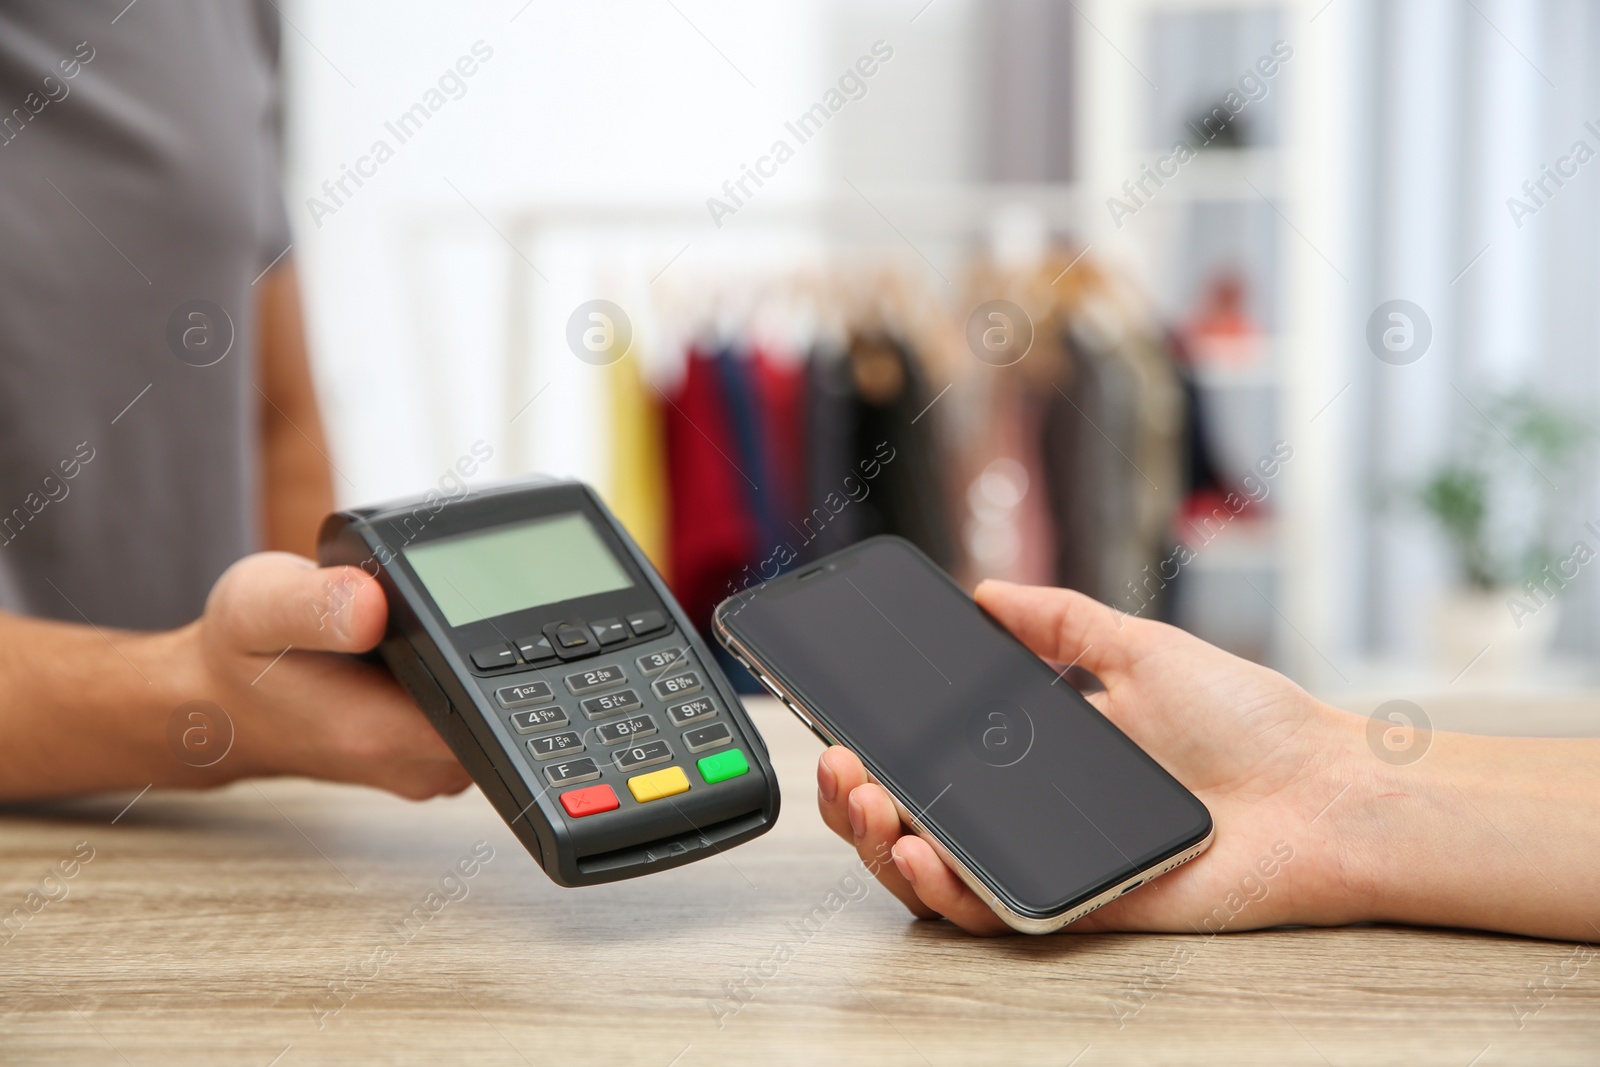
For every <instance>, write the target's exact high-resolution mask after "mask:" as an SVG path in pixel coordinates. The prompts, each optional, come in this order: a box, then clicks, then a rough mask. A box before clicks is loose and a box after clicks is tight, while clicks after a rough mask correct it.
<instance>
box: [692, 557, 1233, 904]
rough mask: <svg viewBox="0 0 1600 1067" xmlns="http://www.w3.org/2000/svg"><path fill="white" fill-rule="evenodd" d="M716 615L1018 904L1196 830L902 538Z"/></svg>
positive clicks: (1121, 746) (1100, 879) (1170, 786)
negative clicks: (720, 616)
mask: <svg viewBox="0 0 1600 1067" xmlns="http://www.w3.org/2000/svg"><path fill="white" fill-rule="evenodd" d="M722 619H723V623H724V625H725V626H726V627H727V628H728V629H729V630H731V631H732V632H733V634H734V635H735V636H736V637H737V638H738V639H739V641H740V642H741V643H742V644H744V645H745V646H746V647H747V648H748V649H749V650H750V652H751V653H753V654H754V656H755V657H756V659H757V660H758V662H759V663H761V664H763V665H765V667H766V668H767V669H768V671H769V672H772V673H775V674H776V675H777V677H778V680H779V681H781V682H782V684H783V685H784V686H785V687H787V688H788V689H789V690H790V691H791V692H792V693H794V694H795V695H796V696H798V697H799V698H800V699H801V700H802V701H803V702H804V703H805V704H806V705H807V706H809V707H810V708H811V709H812V710H813V711H815V712H816V713H817V714H818V715H819V716H820V717H821V718H822V720H823V724H824V725H825V726H826V727H827V729H828V732H829V733H831V734H832V735H833V736H835V737H836V738H838V739H839V740H840V741H841V742H843V743H844V744H845V745H846V746H848V747H850V748H851V749H853V750H854V751H855V752H856V753H857V754H859V755H860V756H861V757H862V758H863V760H865V761H866V763H867V765H868V767H869V769H871V770H872V771H873V773H874V775H875V776H876V777H878V778H879V779H880V780H881V781H884V782H885V783H886V784H892V785H893V786H894V787H895V788H897V789H898V790H899V791H900V793H901V796H902V799H904V800H906V801H908V803H907V807H909V808H910V809H911V810H912V811H913V812H914V813H916V814H918V816H919V818H921V819H922V821H923V822H924V823H925V824H927V825H928V826H929V827H930V829H934V830H935V831H936V832H938V833H939V835H940V836H941V837H943V838H944V840H945V844H946V845H947V846H948V847H951V848H952V850H953V851H955V852H957V853H958V854H960V855H961V857H962V858H963V859H964V860H965V861H966V862H967V863H968V864H969V866H972V867H974V868H976V869H977V870H979V871H980V872H982V873H983V874H985V875H987V877H988V880H989V882H990V884H991V885H993V886H994V887H995V888H997V889H998V890H1000V891H1001V893H1002V895H1003V896H1004V897H1008V898H1010V899H1009V900H1008V901H1007V903H1008V904H1010V905H1011V906H1012V907H1013V908H1016V909H1018V910H1020V911H1022V912H1024V913H1032V914H1035V915H1049V914H1051V913H1055V912H1059V911H1061V910H1062V909H1064V908H1065V907H1067V906H1069V905H1071V904H1074V903H1077V902H1080V901H1082V900H1086V899H1088V898H1090V897H1092V896H1094V895H1096V894H1098V893H1100V892H1103V891H1104V890H1105V889H1107V888H1110V887H1111V886H1113V885H1116V884H1117V883H1118V882H1121V881H1124V880H1126V879H1127V878H1128V877H1131V876H1132V874H1133V873H1134V872H1136V871H1139V870H1143V869H1146V868H1148V867H1150V866H1152V865H1154V864H1155V863H1157V862H1159V861H1160V860H1161V859H1163V858H1165V857H1167V856H1170V855H1173V854H1175V853H1177V852H1180V851H1182V850H1183V849H1184V848H1187V847H1190V846H1192V845H1194V844H1198V843H1199V842H1200V841H1201V840H1202V839H1203V838H1204V837H1205V835H1206V834H1207V833H1208V832H1209V830H1210V825H1211V820H1210V815H1209V814H1208V813H1207V811H1206V809H1205V806H1204V805H1203V804H1201V803H1200V801H1199V800H1198V799H1196V798H1195V797H1194V796H1193V795H1192V794H1190V793H1189V792H1188V791H1187V790H1186V789H1184V787H1183V786H1182V785H1180V784H1179V783H1178V782H1177V781H1176V780H1175V779H1174V778H1172V777H1171V776H1170V775H1169V774H1167V773H1166V771H1164V770H1163V769H1162V768H1161V767H1160V765H1159V764H1157V763H1156V762H1155V760H1153V759H1151V758H1150V757H1149V756H1148V755H1146V754H1145V753H1144V752H1143V751H1142V750H1141V749H1139V747H1138V746H1136V745H1135V744H1134V743H1133V742H1132V741H1130V740H1129V739H1128V738H1127V736H1126V735H1124V734H1123V733H1122V732H1121V731H1120V730H1118V729H1117V728H1116V727H1115V726H1114V725H1112V723H1111V722H1110V721H1108V720H1107V719H1106V718H1105V717H1104V716H1103V715H1101V714H1100V713H1099V712H1098V711H1096V710H1095V709H1094V707H1092V706H1091V705H1090V704H1089V703H1088V701H1086V700H1084V699H1083V697H1082V696H1081V695H1079V694H1078V692H1077V691H1076V690H1074V689H1073V688H1072V686H1071V685H1069V684H1068V683H1067V682H1066V681H1065V680H1057V678H1058V676H1057V674H1056V672H1055V670H1054V669H1052V668H1051V667H1050V666H1049V665H1048V664H1047V663H1045V662H1044V661H1043V660H1041V659H1040V658H1038V657H1037V656H1035V655H1034V654H1033V653H1032V652H1030V651H1029V650H1028V649H1027V648H1026V647H1025V646H1023V645H1022V644H1021V643H1020V642H1018V641H1017V640H1016V639H1015V638H1013V637H1012V636H1011V635H1010V634H1009V633H1008V632H1006V630H1005V629H1004V628H1003V627H1001V626H1000V625H999V623H997V622H996V621H994V620H993V619H992V618H991V617H990V616H989V615H987V614H986V613H985V612H983V611H982V610H981V609H980V608H979V607H978V606H977V604H976V603H974V602H973V600H972V599H971V598H970V597H968V596H967V595H966V594H965V593H964V592H962V590H961V589H960V588H959V587H958V586H956V585H955V584H954V583H953V582H952V581H950V579H949V578H947V577H946V576H945V575H944V573H943V572H942V571H940V570H939V569H938V567H937V566H936V565H935V564H934V563H933V562H932V561H931V560H929V559H928V558H927V557H926V556H924V555H922V554H921V553H920V552H918V551H917V550H916V549H915V548H913V547H912V546H911V545H910V544H909V543H908V542H905V541H902V540H900V539H898V538H888V537H885V538H876V539H874V540H871V541H867V542H864V543H862V544H860V545H857V546H855V547H853V548H850V549H846V550H844V551H843V552H840V553H838V554H836V555H834V556H832V557H829V559H827V560H824V561H823V562H822V566H821V568H820V569H818V568H816V567H813V568H806V569H802V570H801V571H800V572H799V574H798V575H796V576H792V577H789V578H786V579H782V580H780V581H778V582H774V583H769V584H768V585H767V586H765V587H762V588H760V589H759V590H756V591H753V592H752V593H751V594H750V595H748V596H747V597H740V598H738V599H736V600H734V601H730V602H729V603H728V604H727V605H725V607H724V609H723V615H722Z"/></svg>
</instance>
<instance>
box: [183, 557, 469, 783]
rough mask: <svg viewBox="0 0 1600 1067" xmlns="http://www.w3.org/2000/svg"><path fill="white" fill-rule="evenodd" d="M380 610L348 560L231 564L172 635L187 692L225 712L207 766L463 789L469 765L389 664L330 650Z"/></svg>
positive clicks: (381, 617) (365, 628) (377, 618)
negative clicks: (180, 651) (221, 741)
mask: <svg viewBox="0 0 1600 1067" xmlns="http://www.w3.org/2000/svg"><path fill="white" fill-rule="evenodd" d="M387 618H388V609H387V607H386V605H385V602H384V596H383V590H382V589H381V588H379V586H378V583H377V582H376V581H374V580H373V579H371V578H370V577H368V576H367V575H366V574H364V573H363V572H362V571H361V570H360V569H359V568H356V567H327V568H319V567H317V566H315V565H314V564H312V563H311V562H310V561H309V560H305V559H302V558H301V557H299V556H294V555H290V554H288V553H284V552H264V553H261V554H259V555H254V556H248V557H246V558H244V559H242V560H240V561H239V562H238V563H235V564H234V565H233V566H232V567H230V568H228V570H227V571H226V572H225V573H224V574H223V575H222V577H221V578H219V579H218V580H217V584H216V585H215V586H214V587H213V588H212V590H211V596H210V597H209V599H208V600H207V601H206V610H205V614H204V615H203V616H201V618H200V619H199V621H198V622H195V623H194V624H192V625H191V626H190V627H187V628H186V629H185V630H184V631H182V634H183V635H184V639H185V640H184V642H183V643H182V644H180V647H187V649H188V650H189V656H190V657H192V661H193V666H194V667H195V668H196V673H195V676H194V678H193V681H192V683H191V684H192V686H193V693H194V696H193V697H191V698H190V699H202V700H211V701H213V702H215V703H216V704H218V705H219V706H220V707H221V708H222V709H223V710H224V711H226V712H227V713H228V716H229V717H230V718H231V719H232V720H233V726H234V730H235V736H234V741H233V749H232V751H231V752H230V753H229V754H228V756H227V757H226V758H224V759H223V760H221V761H220V762H219V763H218V764H217V765H216V766H215V767H214V768H213V769H212V770H214V772H215V773H216V774H217V775H219V776H220V777H221V778H222V779H224V780H226V779H232V778H239V777H243V776H246V775H271V774H296V775H305V776H307V777H312V778H327V779H331V780H333V781H338V782H355V783H359V784H361V785H372V786H377V787H378V788H380V789H387V790H389V791H390V792H392V793H398V794H400V795H401V796H404V797H410V798H412V799H415V800H420V799H423V798H426V797H431V796H435V795H437V794H439V793H455V792H459V791H461V790H462V789H465V788H466V787H467V785H468V784H470V781H471V779H469V778H468V776H467V772H466V771H464V770H463V769H462V767H461V764H459V763H458V762H456V758H455V756H454V755H453V754H452V753H451V751H450V749H449V746H447V745H446V744H445V743H444V741H443V740H442V739H441V738H440V737H439V735H438V733H436V732H435V731H434V729H433V727H432V726H430V725H429V724H428V721H427V719H425V718H424V717H423V715H422V713H421V712H420V711H418V710H417V707H416V705H415V704H413V703H412V701H411V698H410V697H409V696H408V695H406V693H405V691H404V690H402V689H401V688H400V687H399V686H398V685H397V684H395V681H394V679H393V678H391V677H390V676H389V673H388V672H387V671H385V670H383V669H382V668H379V667H374V666H371V665H369V664H366V663H361V662H358V661H356V660H353V659H350V658H348V657H346V656H339V655H330V653H339V652H365V651H367V650H369V649H371V648H373V647H375V646H376V645H377V643H378V641H379V640H380V639H381V638H382V637H383V632H384V627H385V625H386V621H387ZM286 649H287V650H288V651H285V650H286Z"/></svg>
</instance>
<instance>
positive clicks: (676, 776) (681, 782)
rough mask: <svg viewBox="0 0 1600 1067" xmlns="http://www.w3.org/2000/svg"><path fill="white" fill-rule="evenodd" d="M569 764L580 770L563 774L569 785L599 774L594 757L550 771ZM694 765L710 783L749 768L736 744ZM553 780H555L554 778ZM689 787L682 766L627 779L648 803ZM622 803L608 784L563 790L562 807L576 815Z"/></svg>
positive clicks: (631, 788)
mask: <svg viewBox="0 0 1600 1067" xmlns="http://www.w3.org/2000/svg"><path fill="white" fill-rule="evenodd" d="M651 744H652V745H665V744H666V742H665V741H653V742H651ZM645 747H647V746H641V748H640V751H643V750H644V748H645ZM647 765H648V764H646V763H642V762H641V763H639V764H636V765H635V766H639V767H642V766H647ZM567 766H571V767H574V768H576V769H577V773H575V774H574V775H572V776H569V777H566V778H564V779H563V780H562V781H561V782H560V783H559V784H562V785H568V784H577V783H579V782H586V781H592V780H593V779H594V778H595V777H598V776H599V774H600V771H599V768H597V767H596V766H595V764H594V760H591V759H581V760H573V761H571V763H570V764H562V765H561V766H560V767H552V768H550V771H551V772H554V771H556V770H559V769H561V767H567ZM695 767H696V769H698V770H699V772H700V779H701V781H703V782H705V783H706V784H707V785H715V784H717V783H718V782H726V781H727V780H728V779H730V778H737V777H739V776H740V775H741V774H748V773H749V772H750V762H749V760H747V759H745V755H744V753H743V752H742V751H740V750H739V749H737V748H733V749H729V750H728V751H726V752H719V753H717V754H716V755H715V756H707V757H705V758H704V759H701V760H699V761H697V762H696V763H695ZM552 781H554V779H553V778H552ZM688 791H689V776H688V775H687V774H685V773H684V771H683V768H682V767H663V768H662V769H661V770H659V771H651V772H650V773H649V774H640V775H635V776H634V777H632V778H629V779H628V792H629V793H632V794H633V799H634V800H636V801H638V802H639V803H640V804H648V803H650V802H651V801H653V800H663V799H665V798H667V797H672V796H677V795H678V794H679V793H686V792H688ZM620 806H621V802H620V801H618V800H617V794H616V792H615V791H614V790H612V788H611V787H610V786H609V785H605V784H601V785H592V786H589V787H588V788H587V789H570V790H568V791H567V792H565V793H563V794H561V807H562V809H563V810H565V811H566V813H567V814H568V815H570V816H571V817H572V818H574V819H581V818H584V817H585V816H589V815H600V814H603V813H605V812H608V811H615V810H617V808H618V807H620Z"/></svg>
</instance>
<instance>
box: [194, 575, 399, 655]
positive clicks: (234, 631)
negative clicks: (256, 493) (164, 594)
mask: <svg viewBox="0 0 1600 1067" xmlns="http://www.w3.org/2000/svg"><path fill="white" fill-rule="evenodd" d="M387 619H388V605H387V603H386V602H385V600H384V596H383V590H382V589H381V588H380V587H379V586H378V583H377V582H376V581H374V580H373V579H372V578H370V577H368V576H367V575H366V574H365V573H363V572H362V571H361V570H360V568H357V567H318V566H317V565H316V564H314V563H312V562H311V561H310V560H308V559H304V558H302V557H300V556H295V555H291V554H289V553H287V552H261V553H257V554H256V555H253V556H246V557H245V558H244V559H241V560H240V561H239V562H237V563H235V564H234V565H233V566H231V567H229V568H228V569H227V571H225V572H224V573H223V575H222V577H221V578H218V579H217V584H216V585H215V586H213V587H212V590H211V596H210V597H209V598H208V599H207V600H206V623H207V625H208V626H214V627H216V630H217V636H218V637H220V638H221V640H222V641H224V642H225V643H226V644H228V645H230V646H232V647H233V648H235V649H236V650H238V651H241V652H259V653H277V652H281V651H283V649H284V648H285V647H288V646H291V645H292V646H293V647H295V648H298V649H308V650H321V651H327V652H365V651H366V650H368V649H370V648H372V647H374V646H375V645H376V644H377V643H378V642H379V640H381V639H382V637H383V632H384V629H385V626H386V624H387Z"/></svg>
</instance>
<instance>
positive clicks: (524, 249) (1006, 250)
mask: <svg viewBox="0 0 1600 1067" xmlns="http://www.w3.org/2000/svg"><path fill="white" fill-rule="evenodd" d="M717 192H718V196H719V198H722V199H724V200H726V197H725V195H724V194H722V192H721V191H720V190H718V191H717ZM757 192H758V193H760V192H762V191H761V190H757ZM1083 205H1084V201H1083V196H1082V192H1081V190H1079V189H1078V188H1076V187H1072V186H1065V185H1060V184H1050V185H1028V184H1020V183H1019V184H1005V185H966V186H955V187H899V188H889V189H878V188H858V187H856V186H854V185H853V184H852V185H851V186H850V188H848V189H846V190H845V191H843V192H842V193H840V194H838V195H835V196H830V197H822V198H805V199H798V200H793V199H792V200H782V199H779V198H778V197H777V196H776V195H774V194H773V193H772V192H770V191H769V192H768V193H767V195H765V196H755V197H751V198H749V200H748V201H747V202H746V203H745V204H744V205H743V206H742V207H739V208H738V209H737V211H736V213H735V214H734V215H731V216H725V217H724V218H723V220H722V225H721V226H720V227H718V226H716V225H715V224H714V223H713V222H712V220H711V216H710V213H709V211H708V209H707V207H706V206H705V203H704V202H701V203H695V202H691V201H686V200H677V201H670V202H666V201H664V202H661V203H655V204H638V203H635V204H613V203H607V202H605V201H602V200H594V201H571V202H567V203H547V204H541V205H538V206H514V205H513V206H501V205H495V204H492V203H490V204H469V203H459V204H452V205H447V206H445V207H443V208H441V209H440V210H439V211H437V212H434V213H431V214H428V215H425V216H420V217H418V218H416V219H414V220H413V221H412V223H411V225H410V226H409V227H408V229H407V232H406V234H405V238H404V240H405V242H406V246H407V251H408V253H410V254H407V255H406V256H405V257H404V259H405V269H406V270H407V271H408V272H411V273H412V275H413V279H414V280H416V278H415V272H416V271H417V269H418V266H417V265H418V264H420V263H423V262H425V261H426V255H427V250H428V248H429V246H430V245H431V244H432V243H434V242H437V241H439V240H441V239H443V238H446V237H451V238H459V237H461V236H462V235H464V234H481V231H482V230H483V229H484V227H485V225H486V224H487V225H488V226H490V227H493V228H494V230H495V231H496V232H497V233H498V234H499V236H500V238H501V243H502V244H503V246H504V255H503V257H502V258H503V262H504V267H505V274H504V278H505V284H506V285H507V287H508V292H509V294H510V298H509V299H508V300H507V301H506V308H505V313H504V314H505V322H504V331H505V333H504V336H505V342H504V345H503V347H502V351H501V360H500V381H499V382H498V383H497V385H498V387H499V392H500V394H501V396H502V398H503V404H504V410H505V415H506V417H507V419H508V420H509V419H511V418H513V417H514V416H515V415H516V414H517V409H518V408H519V407H520V406H521V405H522V404H523V403H524V402H525V400H526V398H527V397H528V396H531V395H533V393H534V391H535V390H536V389H537V385H536V383H535V382H534V381H533V380H532V377H531V375H532V374H533V372H534V367H535V364H536V360H535V353H534V337H535V331H536V329H537V328H538V326H537V324H536V323H535V322H534V311H533V306H532V301H530V300H528V299H526V294H528V293H531V292H533V291H534V289H535V286H536V285H537V284H538V282H539V281H540V279H541V276H542V272H541V270H540V267H539V263H538V250H539V249H540V247H541V246H542V245H543V244H545V243H546V241H547V240H548V239H549V238H550V237H551V236H553V235H557V234H563V233H584V232H588V233H596V232H602V231H617V232H618V233H619V234H629V235H635V236H637V235H639V234H641V233H648V234H652V235H661V237H662V239H663V245H664V246H665V245H666V244H667V243H669V242H668V240H667V235H674V237H682V238H685V239H686V240H687V242H688V245H692V244H693V243H695V242H696V241H701V240H704V241H706V242H708V243H709V242H720V243H723V244H724V246H727V245H733V246H735V247H737V245H738V244H739V243H740V242H749V241H751V240H752V239H759V238H768V239H770V238H771V237H772V236H774V235H779V234H782V235H786V236H787V237H788V238H790V239H793V240H801V241H804V240H809V241H811V242H814V243H815V244H817V245H818V246H820V247H822V248H825V249H826V250H829V251H835V252H836V251H838V250H840V249H860V248H871V249H874V250H879V251H887V252H894V251H897V250H898V251H903V253H904V254H905V255H906V256H909V257H911V258H913V259H919V260H920V261H921V262H923V263H925V264H926V265H927V266H928V267H929V268H930V269H932V270H933V271H934V272H935V273H937V274H939V275H940V276H941V277H943V275H944V273H946V272H947V270H948V268H949V264H948V263H946V264H945V266H944V267H943V268H941V267H940V266H939V265H937V260H936V259H934V258H930V257H936V256H939V255H948V254H949V253H951V252H952V251H964V252H972V251H975V250H977V249H979V248H981V249H982V250H983V251H985V252H986V253H987V254H988V255H989V256H990V257H992V258H993V259H995V260H997V261H999V262H1002V263H1026V262H1031V261H1033V260H1035V259H1037V258H1038V257H1040V256H1042V255H1043V254H1044V252H1045V251H1046V250H1047V249H1048V248H1049V246H1050V245H1051V243H1052V242H1053V241H1060V240H1062V239H1064V238H1071V237H1073V236H1075V235H1076V234H1078V233H1079V232H1081V230H1082V228H1083V227H1082V220H1083V218H1084V216H1083ZM491 220H492V221H491ZM688 245H684V246H681V247H680V248H678V249H668V251H667V255H668V256H672V255H673V254H674V253H675V252H676V253H678V254H681V252H682V250H683V249H684V248H687V247H688ZM952 245H953V246H954V247H953V248H952ZM661 266H662V268H663V269H665V268H667V267H668V266H669V260H668V259H667V258H665V257H664V258H663V259H662V262H661ZM955 280H956V279H954V278H945V281H947V282H954V281H955ZM423 288H424V287H423V286H422V285H421V284H420V281H419V283H418V284H416V285H414V287H413V291H415V292H418V293H421V292H423ZM413 310H414V313H415V314H417V315H419V316H420V317H421V318H422V319H423V321H422V322H421V323H420V325H421V331H420V333H421V336H422V337H424V338H431V337H437V336H439V328H438V325H437V323H435V322H433V321H432V319H431V318H430V316H431V315H432V313H433V309H432V308H430V307H429V306H428V304H427V301H426V300H419V301H418V302H417V305H416V306H415V307H414V309H413ZM429 362H430V364H431V365H434V366H446V365H447V363H446V361H443V360H438V361H429ZM433 430H434V432H435V435H436V436H437V437H440V438H442V437H443V436H444V434H443V431H442V430H441V429H440V428H439V427H434V428H433ZM505 460H506V462H507V463H508V464H510V465H511V467H512V469H515V470H524V469H527V468H529V467H530V465H531V463H532V456H531V454H530V450H529V448H528V446H527V443H526V439H525V438H516V437H514V438H513V439H512V440H511V441H510V442H509V444H508V452H507V455H506V456H505Z"/></svg>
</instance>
